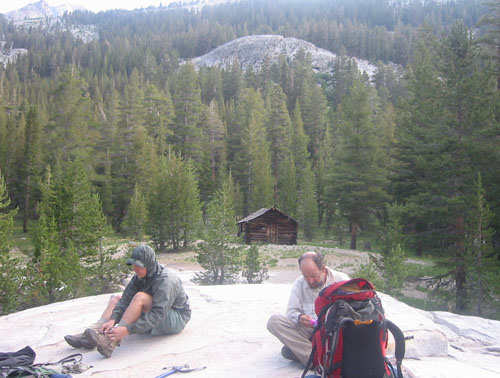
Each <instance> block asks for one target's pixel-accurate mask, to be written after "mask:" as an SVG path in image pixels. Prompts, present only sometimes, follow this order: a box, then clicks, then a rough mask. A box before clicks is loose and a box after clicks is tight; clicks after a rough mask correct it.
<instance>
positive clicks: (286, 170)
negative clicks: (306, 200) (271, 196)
mask: <svg viewBox="0 0 500 378" xmlns="http://www.w3.org/2000/svg"><path fill="white" fill-rule="evenodd" d="M295 169H296V168H295V161H294V159H293V156H292V155H291V154H290V155H289V156H288V158H285V160H284V161H283V162H282V163H281V165H280V172H279V175H278V184H277V197H278V200H277V204H278V207H279V209H280V210H281V211H282V212H283V213H285V214H287V215H290V216H291V217H295V216H296V214H297V174H296V170H295Z"/></svg>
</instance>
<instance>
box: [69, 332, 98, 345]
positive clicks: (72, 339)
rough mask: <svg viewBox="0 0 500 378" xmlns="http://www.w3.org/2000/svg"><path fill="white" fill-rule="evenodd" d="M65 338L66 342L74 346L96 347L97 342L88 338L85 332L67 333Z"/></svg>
mask: <svg viewBox="0 0 500 378" xmlns="http://www.w3.org/2000/svg"><path fill="white" fill-rule="evenodd" d="M64 340H66V342H67V343H68V344H69V345H71V346H72V347H73V348H85V349H94V348H95V344H94V343H93V342H92V341H90V340H89V339H87V338H86V337H85V335H84V334H83V333H79V334H78V335H66V336H64Z"/></svg>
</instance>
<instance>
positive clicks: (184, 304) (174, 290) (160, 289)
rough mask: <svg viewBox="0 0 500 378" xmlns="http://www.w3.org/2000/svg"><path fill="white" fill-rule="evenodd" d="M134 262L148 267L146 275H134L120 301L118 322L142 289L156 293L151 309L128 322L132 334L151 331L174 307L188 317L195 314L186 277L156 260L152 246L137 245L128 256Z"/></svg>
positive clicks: (149, 292)
mask: <svg viewBox="0 0 500 378" xmlns="http://www.w3.org/2000/svg"><path fill="white" fill-rule="evenodd" d="M132 263H136V264H137V265H139V266H140V265H143V267H144V268H146V270H147V274H146V277H144V278H143V279H140V278H139V277H138V276H137V275H134V277H132V280H131V281H130V282H129V284H128V285H127V287H126V288H125V291H124V292H123V294H122V297H121V299H120V300H119V301H118V303H117V304H116V306H115V309H114V310H113V313H112V314H111V319H114V320H115V321H116V323H118V322H119V321H120V319H121V318H122V316H123V314H124V313H125V310H126V309H127V307H128V306H129V304H130V302H131V301H132V299H133V298H134V295H135V294H136V293H138V292H140V291H141V292H144V293H147V294H149V295H151V296H152V297H153V305H152V308H151V311H149V312H146V313H143V314H142V315H141V316H140V318H139V319H138V320H137V321H136V322H135V323H133V324H130V325H128V326H127V329H128V332H129V334H133V333H146V332H149V331H151V330H152V329H153V328H154V327H155V326H156V325H158V324H159V323H160V322H161V321H163V319H164V318H165V317H166V314H167V312H168V311H170V310H171V309H174V310H177V311H179V312H181V313H183V315H185V317H187V319H189V318H190V317H191V309H190V308H189V298H188V296H187V294H186V292H185V291H184V287H183V286H182V281H181V280H180V278H179V277H177V276H176V275H175V274H174V273H173V272H172V271H171V270H169V269H167V268H165V267H164V266H163V265H160V264H159V263H158V262H157V261H156V256H155V252H154V251H153V249H152V248H151V247H149V246H147V245H140V246H138V247H136V248H134V251H133V252H132V258H131V259H129V260H128V262H127V264H132ZM141 263H142V264H141Z"/></svg>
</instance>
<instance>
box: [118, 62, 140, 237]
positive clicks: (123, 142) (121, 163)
mask: <svg viewBox="0 0 500 378" xmlns="http://www.w3.org/2000/svg"><path fill="white" fill-rule="evenodd" d="M118 117H119V119H118V120H117V128H116V131H115V135H114V138H113V145H112V148H111V156H112V164H111V177H112V190H113V210H114V214H113V225H114V227H115V229H116V230H117V231H120V224H121V222H122V220H123V217H124V216H125V214H126V211H127V207H128V203H129V200H130V197H131V196H132V193H133V190H134V186H135V183H136V180H137V175H138V162H137V158H138V156H139V152H140V150H141V149H142V148H143V147H144V143H146V142H147V141H148V139H147V138H146V130H145V127H144V119H145V114H144V92H143V89H142V84H141V77H140V75H139V72H138V71H137V70H133V71H132V74H131V75H130V80H129V82H128V83H127V85H126V87H125V89H124V93H123V96H122V97H121V99H120V104H119V115H118Z"/></svg>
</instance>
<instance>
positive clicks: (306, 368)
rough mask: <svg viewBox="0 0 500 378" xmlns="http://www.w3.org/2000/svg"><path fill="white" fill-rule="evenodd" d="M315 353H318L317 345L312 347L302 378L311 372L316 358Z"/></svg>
mask: <svg viewBox="0 0 500 378" xmlns="http://www.w3.org/2000/svg"><path fill="white" fill-rule="evenodd" d="M314 353H316V345H315V346H314V347H313V348H312V350H311V354H310V355H309V359H308V360H307V363H306V366H305V368H304V371H303V372H302V375H301V377H300V378H304V377H305V376H306V374H307V373H309V369H310V368H311V367H312V362H313V359H314Z"/></svg>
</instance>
